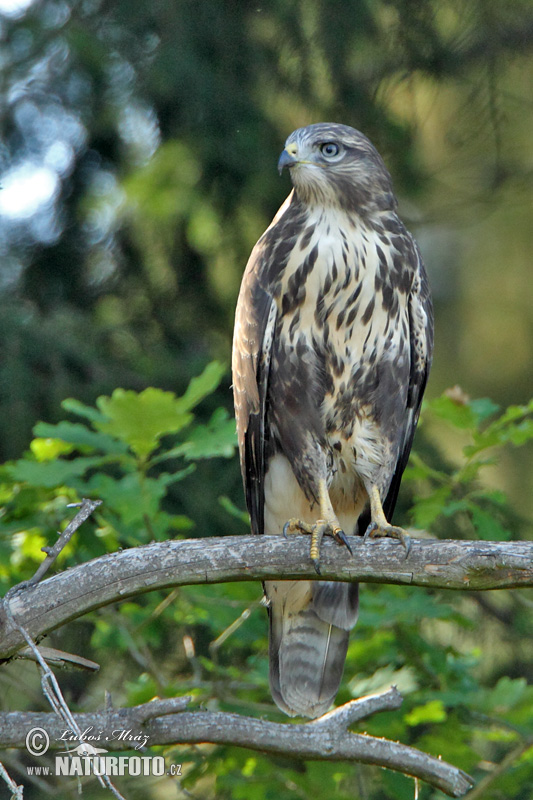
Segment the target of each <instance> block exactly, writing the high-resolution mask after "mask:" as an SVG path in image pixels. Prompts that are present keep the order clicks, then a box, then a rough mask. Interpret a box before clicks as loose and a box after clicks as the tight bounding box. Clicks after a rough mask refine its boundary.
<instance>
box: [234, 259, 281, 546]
mask: <svg viewBox="0 0 533 800" xmlns="http://www.w3.org/2000/svg"><path fill="white" fill-rule="evenodd" d="M260 259H261V251H260V249H259V251H258V252H256V251H254V252H253V253H252V256H251V258H250V261H249V262H248V267H247V269H246V272H245V275H244V278H243V282H242V286H241V291H240V294H239V301H238V304H237V313H236V318H235V334H234V339H233V364H232V367H233V393H234V398H235V416H236V420H237V436H238V440H239V451H240V458H241V473H242V478H243V483H244V491H245V495H246V505H247V506H248V511H249V512H250V518H251V524H252V532H253V533H263V528H264V474H265V442H266V438H267V435H268V432H267V431H266V430H265V418H266V403H267V396H268V377H269V371H270V359H271V353H272V345H273V341H274V331H275V325H276V317H277V308H276V304H275V301H274V299H273V297H272V296H271V295H270V294H269V293H268V292H267V291H265V289H263V288H262V287H261V285H260V282H259V279H258V275H257V270H258V262H259V261H260Z"/></svg>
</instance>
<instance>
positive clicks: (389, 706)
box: [308, 686, 403, 730]
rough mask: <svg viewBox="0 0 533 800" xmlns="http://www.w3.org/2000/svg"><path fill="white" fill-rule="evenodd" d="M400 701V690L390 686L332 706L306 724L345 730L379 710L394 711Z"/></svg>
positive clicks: (401, 699)
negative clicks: (334, 706) (383, 690)
mask: <svg viewBox="0 0 533 800" xmlns="http://www.w3.org/2000/svg"><path fill="white" fill-rule="evenodd" d="M402 703H403V698H402V696H401V694H400V692H399V691H398V689H397V688H396V686H391V688H390V689H389V690H388V691H387V692H383V693H382V694H370V695H368V696H367V697H361V698H359V700H350V701H349V702H348V703H345V704H344V705H343V706H339V707H338V708H334V709H333V711H328V712H327V714H323V715H322V716H321V717H319V718H318V719H315V720H312V722H309V723H308V725H314V726H317V727H318V726H320V727H321V728H322V729H325V728H330V729H332V730H333V729H335V728H339V727H341V728H344V729H345V730H347V729H348V727H349V726H350V725H353V724H354V723H355V722H359V721H360V720H362V719H365V718H366V717H370V716H372V714H377V713H378V712H379V711H394V710H395V709H397V708H400V706H401V705H402Z"/></svg>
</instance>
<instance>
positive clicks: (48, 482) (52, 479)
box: [6, 456, 102, 489]
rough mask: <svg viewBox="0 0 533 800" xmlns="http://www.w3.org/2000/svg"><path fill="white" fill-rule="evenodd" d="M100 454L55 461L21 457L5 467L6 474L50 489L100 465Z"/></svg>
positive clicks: (32, 484) (67, 482) (14, 478)
mask: <svg viewBox="0 0 533 800" xmlns="http://www.w3.org/2000/svg"><path fill="white" fill-rule="evenodd" d="M101 464H102V457H101V456H93V457H91V458H75V459H72V460H71V461H67V460H66V459H58V460H56V461H29V460H28V459H24V458H21V459H19V460H18V461H15V463H14V464H9V465H8V466H7V467H6V470H7V472H8V475H9V476H10V477H11V479H12V480H14V481H22V482H25V483H29V484H30V485H31V486H42V487H47V488H50V489H53V488H55V487H56V486H62V485H63V484H66V485H67V486H69V485H70V482H71V481H72V479H73V478H79V477H80V476H81V475H83V474H84V473H85V472H87V470H88V469H92V468H93V467H97V466H100V465H101Z"/></svg>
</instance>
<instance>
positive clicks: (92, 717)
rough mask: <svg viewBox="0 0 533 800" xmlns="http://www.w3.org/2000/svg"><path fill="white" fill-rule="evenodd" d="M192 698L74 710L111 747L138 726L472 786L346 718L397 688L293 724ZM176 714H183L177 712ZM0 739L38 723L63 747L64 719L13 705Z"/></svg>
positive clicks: (168, 740)
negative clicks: (197, 704) (194, 703)
mask: <svg viewBox="0 0 533 800" xmlns="http://www.w3.org/2000/svg"><path fill="white" fill-rule="evenodd" d="M189 700H190V698H188V697H180V698H174V699H165V700H152V701H151V702H150V703H145V704H144V705H142V706H136V707H134V708H121V709H107V710H105V711H101V712H94V713H89V714H76V715H75V717H76V722H77V725H78V727H79V728H80V729H81V730H82V731H86V730H87V729H88V728H90V729H91V730H92V732H93V733H94V732H95V731H96V732H98V734H99V736H100V738H99V740H98V742H96V744H97V745H98V746H99V747H105V748H106V749H107V750H120V749H131V747H132V743H131V740H130V741H128V740H121V739H119V738H117V733H118V732H120V731H129V732H131V735H136V734H137V733H138V734H139V737H140V741H143V740H144V739H146V744H147V745H149V746H153V745H164V744H200V743H212V744H232V745H237V746H240V747H246V748H249V749H253V750H259V751H261V752H265V753H270V754H272V755H284V756H287V755H289V756H291V755H292V756H294V757H296V758H298V759H302V758H303V759H314V760H321V761H358V762H362V763H365V764H374V765H377V766H381V767H387V768H389V769H392V770H397V771H400V772H403V773H407V774H409V775H412V776H413V777H416V778H420V779H421V780H424V781H426V782H427V783H430V784H431V785H432V786H435V787H437V788H439V789H442V791H444V792H446V794H448V795H450V796H451V797H461V796H462V795H464V794H465V792H467V791H468V789H469V788H470V787H471V786H472V783H473V781H472V779H471V778H470V777H469V776H468V775H467V774H466V773H465V772H463V771H462V770H460V769H457V768H456V767H453V766H452V765H450V764H447V763H446V762H444V761H441V760H440V759H438V758H433V757H432V756H429V755H427V754H426V753H422V752H420V751H418V750H415V749H414V748H412V747H408V746H407V745H402V744H399V743H397V742H391V741H388V740H387V739H377V738H376V737H374V736H367V735H366V734H358V733H351V732H349V731H348V726H349V725H352V724H353V723H354V722H356V721H359V720H361V719H363V718H365V717H368V716H369V715H371V714H374V713H376V712H378V711H386V710H391V709H394V708H399V706H400V705H401V702H402V698H401V696H400V694H399V692H398V691H397V689H396V688H394V687H393V688H392V689H390V690H389V691H387V692H384V693H383V694H380V695H372V696H370V697H363V698H361V699H360V700H352V701H351V702H349V703H346V705H344V706H340V708H337V709H335V710H334V711H331V712H330V713H329V714H325V715H324V716H323V717H320V718H319V719H317V720H314V721H313V722H306V723H303V724H300V725H287V724H284V723H278V722H269V721H267V720H259V719H254V718H253V717H245V716H241V715H239V714H230V713H224V712H218V711H187V712H185V711H184V710H183V709H184V708H185V707H186V705H187V703H188V702H189ZM176 715H177V716H176ZM0 718H1V722H2V725H1V729H0V747H2V748H3V747H23V746H24V742H25V737H26V734H27V733H28V731H30V730H31V729H32V728H35V727H40V728H43V729H44V730H45V731H46V732H47V733H48V734H49V736H50V740H51V744H50V746H51V748H55V749H64V748H65V739H61V736H62V735H64V734H65V727H64V725H63V726H62V725H61V721H60V720H59V719H58V718H57V716H56V715H54V714H42V713H34V712H10V713H7V714H2V715H1V717H0Z"/></svg>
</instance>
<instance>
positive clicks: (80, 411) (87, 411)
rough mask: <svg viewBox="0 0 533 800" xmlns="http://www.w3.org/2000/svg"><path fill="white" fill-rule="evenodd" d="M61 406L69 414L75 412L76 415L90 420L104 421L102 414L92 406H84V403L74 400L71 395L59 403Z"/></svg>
mask: <svg viewBox="0 0 533 800" xmlns="http://www.w3.org/2000/svg"><path fill="white" fill-rule="evenodd" d="M61 407H62V408H64V409H65V411H69V412H70V413H71V414H76V415H77V416H78V417H84V418H85V419H88V420H89V421H90V422H104V420H105V417H104V416H103V414H100V412H99V411H98V410H97V409H96V408H94V407H93V406H86V405H85V404H84V403H80V401H79V400H76V399H75V398H73V397H67V399H66V400H63V402H62V403H61Z"/></svg>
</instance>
